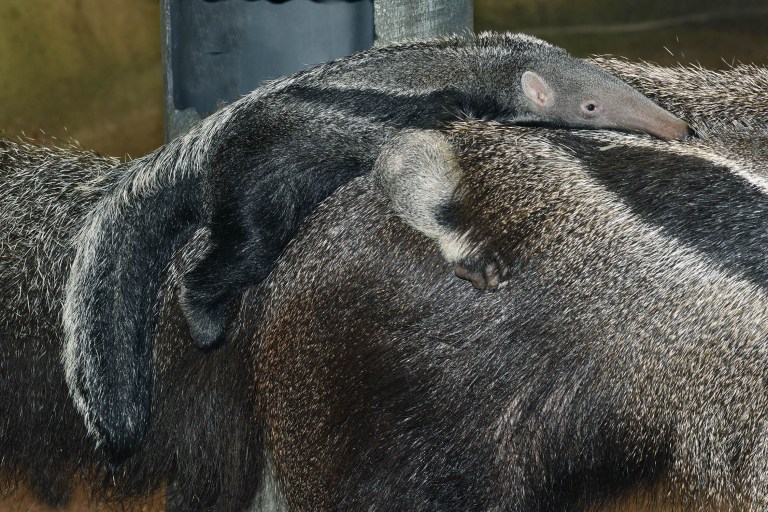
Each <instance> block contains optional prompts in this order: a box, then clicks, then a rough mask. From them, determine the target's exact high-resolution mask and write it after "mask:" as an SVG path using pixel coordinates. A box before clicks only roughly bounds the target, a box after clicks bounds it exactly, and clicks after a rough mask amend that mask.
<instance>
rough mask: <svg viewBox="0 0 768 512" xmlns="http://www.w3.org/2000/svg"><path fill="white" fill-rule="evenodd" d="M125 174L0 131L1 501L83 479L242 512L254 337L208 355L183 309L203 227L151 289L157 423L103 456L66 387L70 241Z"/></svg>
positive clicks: (109, 495)
mask: <svg viewBox="0 0 768 512" xmlns="http://www.w3.org/2000/svg"><path fill="white" fill-rule="evenodd" d="M125 170H126V169H125V167H124V166H122V165H119V162H118V161H117V160H116V159H113V158H107V157H102V156H98V155H95V154H93V153H90V152H85V151H83V150H82V149H80V148H79V147H76V146H72V147H69V146H66V147H63V148H43V147H38V146H35V145H33V144H29V143H27V142H12V141H8V140H4V139H1V138H0V389H2V390H3V392H2V396H0V497H2V496H4V495H6V494H8V493H10V492H13V491H14V489H16V488H17V487H18V486H24V487H26V488H28V489H29V490H30V491H31V492H32V494H33V495H34V496H36V497H37V498H39V499H40V500H42V501H43V502H45V503H48V504H50V505H54V506H64V505H65V504H66V503H67V502H68V500H69V498H70V496H71V493H72V486H73V484H74V482H76V481H80V482H81V483H82V484H83V485H84V486H85V490H86V492H87V493H88V494H89V495H91V496H92V497H94V498H101V499H103V500H106V501H116V502H123V501H124V500H125V499H128V498H131V497H139V498H142V497H146V496H148V495H150V494H151V493H154V492H157V491H159V490H162V489H163V487H164V485H165V484H168V485H169V487H168V510H170V511H175V512H189V511H200V512H203V511H214V510H215V511H221V512H230V511H238V510H247V509H248V507H249V506H250V504H251V503H252V501H253V499H254V496H255V495H256V488H257V485H258V480H259V478H258V477H259V475H260V472H262V471H264V469H265V468H262V466H261V458H260V456H257V454H256V453H255V452H254V451H253V450H254V449H255V447H256V446H257V443H256V441H255V435H256V433H255V423H254V421H253V420H252V417H251V415H250V413H249V411H251V410H252V409H253V406H252V405H251V402H252V396H253V394H252V393H251V392H250V386H249V384H248V381H249V379H250V367H251V364H249V363H247V362H248V361H250V359H251V358H250V356H249V355H248V347H245V346H243V345H238V344H229V345H227V346H226V347H222V348H221V349H220V350H217V351H216V353H212V354H205V353H202V352H200V351H199V350H197V349H196V348H194V346H193V344H192V341H191V339H190V338H189V335H188V333H187V330H186V327H185V324H184V320H183V317H182V316H181V315H180V312H179V310H178V308H177V307H176V306H175V296H176V287H177V286H178V282H179V271H178V266H179V265H181V266H182V268H183V267H184V266H186V265H187V264H188V263H185V262H184V258H191V257H192V255H194V254H195V251H200V250H202V247H204V245H203V241H201V240H200V239H199V238H200V237H198V238H197V239H195V240H192V241H191V242H190V243H189V244H188V245H187V247H186V251H185V252H182V253H180V254H178V255H177V258H176V259H175V260H174V263H173V264H172V265H171V266H170V268H169V271H168V273H167V275H166V278H167V282H166V284H165V286H163V287H161V290H160V293H159V296H158V297H157V308H158V310H159V311H160V314H159V317H158V321H159V322H160V327H158V329H157V330H156V335H157V340H158V341H157V343H155V345H154V355H153V357H154V360H155V372H156V379H155V382H154V388H153V390H152V392H153V395H154V401H153V409H152V411H151V413H152V423H151V425H150V428H149V430H148V433H147V437H146V439H145V442H144V443H143V444H142V446H141V448H140V449H139V450H138V451H137V453H136V454H135V455H134V456H133V457H131V459H130V460H128V461H125V462H124V463H123V464H122V465H121V466H120V467H119V468H117V469H115V470H112V468H110V467H109V466H107V465H106V464H105V462H104V460H105V456H104V453H102V452H101V451H100V450H97V449H95V447H94V443H93V441H92V439H91V438H90V437H89V436H88V435H87V432H86V428H85V426H84V424H83V421H82V417H81V416H80V415H79V414H78V412H77V411H76V409H75V407H74V404H73V403H72V400H71V398H70V397H69V395H68V389H67V386H66V382H65V378H64V368H63V366H62V365H61V354H62V352H63V342H64V333H63V326H62V322H61V311H62V303H63V300H64V284H65V282H66V277H67V273H68V271H69V268H70V265H71V262H72V259H73V256H74V252H75V251H74V248H73V246H72V239H73V238H74V237H75V236H76V234H77V232H78V230H79V229H80V228H81V227H82V225H83V223H84V221H85V218H86V217H87V214H88V212H89V211H90V209H91V208H93V207H94V205H95V204H97V203H98V202H99V201H100V200H103V198H104V197H106V196H108V195H109V194H113V193H116V190H119V180H120V179H121V177H122V176H123V173H124V171H125ZM103 356H104V357H110V355H109V354H103ZM223 368H224V369H226V370H225V371H221V369H223ZM14 510H15V509H14Z"/></svg>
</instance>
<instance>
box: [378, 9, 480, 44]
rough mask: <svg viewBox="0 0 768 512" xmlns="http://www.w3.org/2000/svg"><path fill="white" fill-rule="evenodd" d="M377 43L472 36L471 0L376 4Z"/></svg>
mask: <svg viewBox="0 0 768 512" xmlns="http://www.w3.org/2000/svg"><path fill="white" fill-rule="evenodd" d="M373 7H374V25H375V26H376V42H377V43H380V42H381V43H385V42H390V41H397V40H400V39H406V38H420V39H421V38H429V37H438V36H445V35H449V34H470V33H471V32H472V0H375V1H374V3H373Z"/></svg>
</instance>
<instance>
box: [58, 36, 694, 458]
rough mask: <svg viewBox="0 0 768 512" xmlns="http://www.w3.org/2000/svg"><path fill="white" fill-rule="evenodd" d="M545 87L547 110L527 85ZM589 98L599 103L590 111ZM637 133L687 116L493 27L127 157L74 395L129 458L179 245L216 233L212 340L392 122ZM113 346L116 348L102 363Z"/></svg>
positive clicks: (199, 302)
mask: <svg viewBox="0 0 768 512" xmlns="http://www.w3.org/2000/svg"><path fill="white" fill-rule="evenodd" d="M530 70H534V71H535V72H536V73H537V74H538V75H540V77H543V79H544V81H545V82H546V83H547V84H548V85H547V86H546V87H545V90H544V92H546V91H550V89H551V91H550V92H553V93H554V96H553V95H551V94H544V93H542V94H543V96H542V97H541V98H539V99H540V100H541V101H542V104H541V105H535V104H533V103H531V101H530V100H529V99H527V98H526V96H525V95H524V94H523V93H522V92H521V80H523V79H526V77H527V79H530V80H531V82H530V83H532V84H535V83H536V82H537V80H536V79H535V77H533V75H532V74H531V73H528V74H526V73H525V72H526V71H530ZM585 102H594V103H596V104H597V105H599V106H600V108H599V109H598V110H597V111H596V113H595V112H587V113H585V111H584V108H585V105H586V103H585ZM461 117H469V118H473V117H474V118H492V119H501V120H505V121H508V122H514V123H546V124H549V125H555V126H582V127H588V128H589V127H592V128H597V127H608V128H618V129H627V130H640V131H647V132H649V133H653V134H655V135H657V136H659V137H663V138H675V137H682V136H684V135H685V134H686V133H687V129H688V127H687V125H686V124H685V122H683V121H681V120H680V119H677V118H676V117H674V116H672V115H670V114H669V113H668V112H666V111H664V110H663V109H660V108H659V107H657V106H656V105H654V104H653V103H652V102H650V101H649V100H648V99H647V98H645V97H643V96H642V95H641V94H639V93H638V92H637V91H635V90H633V89H631V88H630V87H628V86H626V84H623V83H622V82H621V81H619V80H617V79H615V78H614V77H612V76H610V75H608V74H605V73H603V72H601V71H599V70H598V69H597V68H595V67H593V66H590V65H587V64H585V63H584V62H582V61H580V60H578V59H574V58H572V57H570V56H569V55H568V54H567V53H566V52H565V51H564V50H562V49H559V48H556V47H553V46H551V45H549V44H547V43H545V42H543V41H540V40H537V39H534V38H531V37H527V36H522V35H509V34H506V35H499V34H482V35H479V36H477V38H475V39H472V40H470V41H467V40H466V39H464V38H448V39H441V40H435V41H430V42H406V43H401V44H394V45H391V46H386V47H380V48H375V49H372V50H370V51H367V52H362V53H360V54H356V55H354V56H351V57H347V58H343V59H340V60H337V61H334V62H332V63H328V64H324V65H321V66H318V67H316V68H313V69H311V70H309V71H306V72H303V73H300V74H298V75H295V76H293V77H289V78H286V79H281V80H277V81H275V82H272V83H271V84H269V85H266V86H264V87H262V88H259V89H257V90H256V91H254V92H253V93H252V94H250V95H248V96H246V97H244V98H242V99H241V100H239V101H237V102H235V103H233V104H232V105H230V106H228V107H226V108H224V109H222V110H221V111H219V112H217V113H216V114H214V115H213V116H211V117H210V118H208V119H207V120H205V121H203V122H202V123H201V124H200V125H198V126H197V127H196V128H194V129H192V130H191V131H190V132H189V133H188V134H186V135H185V136H183V137H182V138H180V139H177V140H175V141H172V142H171V143H169V144H168V145H167V146H165V147H163V148H161V149H159V150H158V151H156V152H155V153H153V154H151V155H148V156H147V157H144V158H140V159H137V160H135V161H133V162H131V163H129V164H127V165H126V170H125V173H124V174H123V175H122V176H121V178H120V182H119V184H118V185H117V186H116V190H115V192H114V193H112V194H111V195H109V196H107V197H105V198H104V199H103V200H101V201H100V202H99V203H98V204H97V205H96V207H95V208H94V209H93V210H92V212H91V213H90V215H89V216H88V219H87V220H86V221H85V223H84V225H83V227H82V229H81V230H80V232H79V233H78V235H77V239H76V247H77V254H76V256H75V260H74V262H73V265H72V271H71V273H70V276H69V279H68V281H67V285H66V294H65V303H64V310H63V320H64V329H65V333H66V334H65V335H66V350H65V353H64V363H65V369H66V378H67V382H68V385H69V389H70V391H71V393H72V396H73V397H74V400H75V404H76V405H77V407H78V410H79V411H80V412H81V413H82V414H83V415H84V417H85V421H86V424H87V426H88V430H89V432H90V433H91V434H92V435H94V436H95V437H96V438H97V439H98V440H99V442H102V443H104V446H105V447H106V448H108V449H109V450H111V451H112V452H113V453H114V456H115V458H116V459H117V460H119V459H120V458H123V457H125V456H127V455H128V454H130V453H131V451H132V450H134V449H135V448H136V446H138V443H139V442H140V440H141V439H142V437H143V434H144V431H145V429H146V428H147V425H148V422H149V418H148V413H149V410H150V396H151V393H150V389H151V385H152V384H151V383H152V375H153V370H152V364H151V357H150V355H151V353H152V346H151V339H152V335H153V332H154V325H155V324H156V319H155V318H154V317H153V314H152V311H153V304H154V303H155V297H156V295H157V290H158V287H159V286H160V283H161V282H162V279H161V276H162V274H163V270H164V269H165V268H166V265H167V263H168V261H169V260H170V258H171V256H172V254H174V252H175V251H176V249H177V248H178V247H180V246H181V245H183V243H184V242H185V241H187V240H188V239H189V237H190V236H192V233H193V232H194V231H195V229H196V228H199V227H200V226H203V225H207V226H208V227H209V228H210V233H211V236H210V245H209V247H208V249H207V251H206V253H205V255H204V257H203V259H202V260H203V261H202V262H196V263H195V265H194V268H193V269H192V271H191V272H189V273H187V274H186V276H185V278H184V279H185V283H184V288H183V289H184V294H183V299H184V300H183V301H182V306H183V310H184V311H185V314H186V318H187V321H188V323H189V324H190V327H191V330H192V334H193V337H194V338H195V340H196V342H197V343H198V344H199V345H200V346H203V347H211V346H212V345H213V344H215V343H217V342H218V341H219V340H220V337H221V334H222V332H223V326H224V322H223V311H225V307H226V305H227V304H228V303H229V299H230V298H232V297H236V296H237V295H238V294H239V293H240V292H242V291H243V290H244V289H245V288H247V286H249V285H252V284H255V283H256V282H258V280H259V279H261V278H262V277H263V276H264V275H265V274H266V273H267V272H268V271H269V268H271V266H272V265H273V264H274V261H275V259H276V258H277V256H278V255H279V254H280V252H281V251H282V248H283V247H284V246H285V244H286V243H287V241H288V240H289V239H290V238H291V236H292V235H293V233H294V232H295V230H296V229H297V227H298V225H299V222H300V220H301V219H302V218H303V217H304V216H305V215H307V214H308V213H309V212H310V211H311V209H312V208H313V207H314V205H315V204H317V203H318V202H319V201H321V200H322V199H323V198H324V197H326V196H327V195H329V194H330V193H331V192H332V191H333V190H334V189H335V188H337V187H338V186H340V185H341V184H343V183H345V182H347V181H349V180H350V179H352V178H353V177H354V176H356V175H359V174H362V173H365V172H367V171H369V170H370V169H371V167H372V165H373V161H374V159H375V157H376V155H377V152H378V148H380V147H381V144H383V143H384V142H385V141H386V139H387V138H388V137H389V136H390V135H391V133H392V132H393V130H395V129H397V128H400V127H403V126H417V127H436V126H440V125H441V124H443V123H444V122H447V121H450V120H454V119H456V118H461ZM106 354H109V356H106Z"/></svg>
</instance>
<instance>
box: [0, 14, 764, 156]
mask: <svg viewBox="0 0 768 512" xmlns="http://www.w3.org/2000/svg"><path fill="white" fill-rule="evenodd" d="M237 1H240V0H237ZM474 9H475V30H476V31H480V30H512V31H516V32H518V31H519V32H527V33H530V34H534V35H537V36H539V37H541V38H543V39H546V40H548V41H550V42H552V43H554V44H557V45H559V46H562V47H564V48H566V49H568V50H569V51H570V52H571V53H572V54H574V55H576V56H588V55H591V54H605V53H610V54H614V55H623V56H626V57H629V58H632V59H644V60H649V61H652V62H656V63H660V64H669V65H671V64H675V63H678V62H680V63H700V64H702V65H703V66H705V67H709V68H723V67H726V66H728V65H730V64H732V63H735V62H752V63H756V64H761V65H768V0H738V1H735V0H734V1H727V0H695V1H692V0H675V1H673V2H672V1H669V0H579V1H577V2H575V1H573V0H475V5H474ZM160 48H161V39H160V2H159V0H131V1H125V0H55V1H51V0H2V2H0V131H2V133H3V135H4V136H6V137H13V136H16V135H18V134H20V133H25V134H26V135H28V136H31V137H33V138H35V139H38V140H41V141H45V140H48V139H49V138H51V137H55V138H58V139H64V140H67V139H76V140H78V141H79V142H80V143H81V144H82V146H83V147H86V148H91V149H95V150H96V151H98V152H101V153H105V154H110V155H115V156H120V157H125V156H132V157H136V156H141V155H143V154H145V153H148V152H149V151H151V150H153V149H154V148H156V147H158V146H160V145H161V144H162V143H163V120H162V116H163V78H162V71H163V67H162V64H161V55H160Z"/></svg>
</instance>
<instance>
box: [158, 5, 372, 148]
mask: <svg viewBox="0 0 768 512" xmlns="http://www.w3.org/2000/svg"><path fill="white" fill-rule="evenodd" d="M161 7H162V8H161V14H162V33H163V36H162V37H163V65H164V69H165V136H166V140H170V139H172V138H174V137H176V136H177V135H179V134H181V133H184V132H185V131H186V130H187V129H188V128H189V127H190V126H191V124H193V123H194V122H196V121H197V120H198V119H200V118H202V117H205V116H207V115H209V114H211V113H212V112H214V111H215V110H216V109H217V108H219V107H220V106H221V105H222V104H225V103H228V102H231V101H233V100H235V99H237V98H238V97H240V96H242V95H244V94H247V93H248V92H250V91H252V90H253V89H255V88H256V87H257V86H258V85H259V84H260V83H262V82H263V81H264V80H268V79H272V78H277V77H280V76H284V75H288V74H291V73H295V72H297V71H300V70H302V69H304V68H306V67H308V66H311V65H314V64H319V63H321V62H326V61H328V60H331V59H334V58H337V57H341V56H343V55H349V54H351V53H354V52H356V51H359V50H364V49H366V48H369V47H370V46H371V45H372V44H373V5H372V3H371V0H352V1H338V0H336V1H324V2H314V1H310V0H290V1H288V2H280V3H273V2H267V1H264V0H261V1H256V2H245V1H243V0H227V1H211V0H162V6H161Z"/></svg>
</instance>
